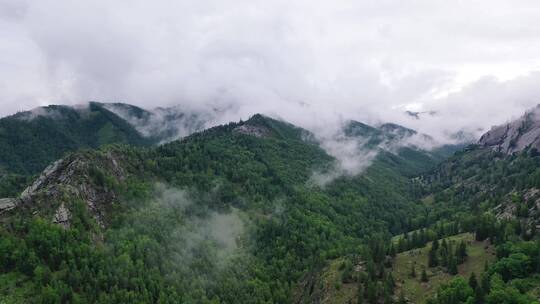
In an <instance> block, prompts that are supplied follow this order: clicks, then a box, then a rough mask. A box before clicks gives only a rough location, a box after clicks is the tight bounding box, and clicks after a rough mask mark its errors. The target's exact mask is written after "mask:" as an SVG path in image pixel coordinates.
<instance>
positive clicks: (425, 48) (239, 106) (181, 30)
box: [0, 0, 540, 142]
mask: <svg viewBox="0 0 540 304" xmlns="http://www.w3.org/2000/svg"><path fill="white" fill-rule="evenodd" d="M539 14H540V4H539V3H538V2H537V1H533V0H530V1H523V2H520V3H519V4H516V3H514V2H510V1H501V0H497V1H489V2H485V1H467V2H445V1H444V2H442V1H429V0H423V1H415V2H414V3H403V2H401V1H378V2H371V1H352V0H340V1H334V2H332V3H330V2H328V3H325V2H317V1H316V2H313V1H304V0H301V1H294V2H290V1H281V0H279V1H271V2H268V1H244V0H233V1H225V2H223V1H168V0H162V1H155V2H152V4H151V5H149V4H148V2H145V1H129V2H126V1H115V2H111V1H101V0H98V1H92V2H88V3H74V2H70V1H49V0H44V1H25V0H22V1H21V0H0V37H1V38H2V39H1V41H2V42H0V58H2V59H1V61H0V66H1V69H0V88H1V90H0V105H1V107H0V115H9V114H12V113H15V112H17V111H22V110H28V109H31V108H34V107H36V106H41V105H47V104H81V103H85V102H87V101H89V100H96V101H101V102H125V103H130V104H134V105H138V106H141V107H143V108H146V109H155V108H157V107H168V106H175V107H178V108H179V109H188V111H189V112H190V113H191V112H199V113H219V115H216V116H215V117H213V120H212V121H211V123H210V124H211V125H213V124H218V123H224V122H228V121H237V120H239V119H246V118H248V117H249V116H250V115H253V114H255V113H263V114H267V115H270V116H273V117H281V118H283V119H284V120H287V121H290V122H292V123H294V124H297V125H299V126H302V127H304V128H307V129H310V130H315V129H321V128H329V129H333V130H334V131H335V130H337V128H338V126H339V124H340V122H341V121H343V120H346V119H355V120H358V121H363V122H366V123H368V124H372V125H376V124H379V123H382V122H396V123H400V124H403V125H405V126H407V127H411V128H413V129H415V130H417V131H419V132H421V133H425V134H429V135H431V136H432V137H434V138H435V139H436V140H438V141H440V142H448V141H451V140H452V136H453V135H454V134H455V133H456V132H458V131H464V132H467V133H470V134H472V136H475V137H478V136H479V135H480V134H481V133H482V132H484V131H485V130H487V129H489V128H490V127H491V126H492V125H496V124H501V123H504V122H505V121H507V120H509V119H511V118H513V117H517V116H519V115H520V114H522V113H523V112H524V111H525V110H527V109H529V108H531V107H533V106H534V105H536V104H537V103H539V99H538V96H540V87H539V86H538V85H537V83H539V81H540V73H539V72H537V71H539V70H540V59H538V53H539V51H540V35H538V34H539V33H538V29H539V28H540V21H539V19H538V15H539ZM407 110H411V111H435V112H436V115H433V116H429V115H423V116H422V117H421V119H414V118H411V117H410V116H408V115H405V114H404V112H405V111H407ZM144 131H148V132H150V131H151V130H144ZM182 132H183V131H182V130H180V131H179V133H178V137H181V136H182V135H183V134H184V133H182Z"/></svg>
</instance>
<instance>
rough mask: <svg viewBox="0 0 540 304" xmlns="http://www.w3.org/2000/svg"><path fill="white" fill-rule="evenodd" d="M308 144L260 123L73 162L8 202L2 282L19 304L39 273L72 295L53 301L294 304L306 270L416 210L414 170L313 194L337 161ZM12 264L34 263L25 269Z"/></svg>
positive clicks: (292, 131)
mask: <svg viewBox="0 0 540 304" xmlns="http://www.w3.org/2000/svg"><path fill="white" fill-rule="evenodd" d="M306 138H313V136H310V134H309V132H308V131H306V130H303V129H301V128H298V127H295V126H293V125H290V124H288V123H285V122H282V121H278V120H274V119H271V118H268V117H266V116H263V115H254V116H253V117H252V118H250V119H249V120H247V121H245V122H240V123H230V124H228V125H223V126H218V127H214V128H210V129H207V130H205V131H203V132H200V133H195V134H192V135H190V136H187V137H185V138H184V139H182V140H180V141H174V142H171V143H168V144H164V145H161V146H157V147H155V148H151V149H140V148H136V147H128V146H109V147H106V148H103V149H100V150H96V151H91V150H87V151H81V152H76V153H72V154H69V155H68V156H66V157H64V158H63V159H61V160H59V161H57V162H55V163H54V164H53V165H51V166H50V167H49V168H47V169H46V170H45V171H44V172H43V173H42V175H41V176H40V177H39V178H38V179H37V180H35V181H34V183H33V184H32V185H31V186H30V187H29V188H27V189H26V190H25V191H24V192H23V193H22V194H21V195H20V196H19V197H17V198H12V199H9V200H4V203H5V204H4V206H9V208H7V207H6V208H4V210H3V211H2V222H4V223H5V225H4V227H6V228H3V229H5V230H2V233H3V235H5V236H6V237H5V238H3V241H2V243H1V245H0V248H2V250H0V252H3V254H4V255H3V256H2V257H1V258H2V259H1V260H3V261H6V262H5V264H4V268H3V272H7V273H9V274H10V275H11V276H14V277H15V278H16V280H17V281H20V282H21V283H19V284H22V285H20V286H23V287H21V288H16V287H12V288H15V291H16V292H15V293H14V294H15V296H14V297H13V299H20V298H28V297H37V298H39V297H44V296H45V295H44V292H48V291H49V289H47V288H46V286H47V285H41V284H42V283H40V282H42V281H39V280H41V279H37V277H36V276H35V273H37V272H36V271H37V270H36V269H39V271H41V270H44V271H45V272H46V273H49V274H47V276H48V277H47V279H45V281H43V282H47V283H43V284H49V286H66V285H65V284H68V285H67V287H66V288H64V289H58V288H56V287H54V288H53V289H54V291H55V292H56V294H57V296H58V297H60V298H62V297H68V298H78V299H80V300H81V301H83V302H84V301H86V302H96V301H102V300H103V299H104V297H107V298H112V299H117V301H120V299H123V300H122V301H126V299H128V298H126V297H132V298H133V299H141V300H142V301H143V302H156V301H158V300H159V301H165V302H167V301H172V302H175V301H180V302H191V301H197V302H199V301H202V302H205V301H204V300H203V299H219V301H223V302H227V303H233V302H234V303H237V302H241V303H244V302H249V301H254V302H262V301H270V302H288V299H289V293H290V292H291V284H293V283H295V282H297V281H298V280H299V278H300V276H301V275H302V274H303V273H305V272H306V271H307V270H309V269H313V268H316V267H318V265H321V264H322V263H324V261H325V260H326V259H328V258H331V257H334V256H340V255H344V254H347V253H348V252H350V253H352V252H355V251H356V249H357V248H358V246H361V245H362V243H363V242H364V240H365V239H366V238H369V236H370V235H372V234H375V233H382V234H383V235H389V234H390V233H391V234H395V233H399V232H403V231H407V230H409V229H414V228H415V226H410V225H411V223H408V222H407V221H404V219H405V218H406V215H407V214H410V213H417V212H418V208H420V205H419V204H417V203H415V202H414V200H413V194H412V192H411V191H410V190H411V189H410V181H409V178H408V177H407V176H405V175H404V174H403V173H401V171H404V172H408V173H410V170H411V167H410V166H411V164H414V162H413V163H407V159H406V157H403V156H397V155H394V154H392V153H390V152H385V153H382V154H380V156H379V157H377V158H376V159H375V160H374V162H373V164H372V165H371V166H370V167H369V168H368V169H367V170H366V172H365V174H362V175H359V176H354V177H340V178H337V179H336V180H335V181H334V182H332V183H331V184H329V185H327V186H326V187H324V188H321V187H318V186H316V185H313V184H311V183H310V182H309V181H310V179H311V177H312V175H313V173H314V172H315V171H320V170H324V168H328V167H329V166H330V165H331V164H332V163H333V162H334V161H335V160H334V159H333V158H332V157H331V156H330V155H328V154H327V153H326V152H325V151H324V150H323V149H321V148H320V146H319V144H318V143H317V142H315V141H312V140H308V141H306ZM415 170H418V171H422V169H421V168H415ZM19 221H22V222H21V225H22V226H16V227H15V226H12V224H13V223H15V222H19ZM9 227H12V228H9ZM19 227H20V229H22V230H19ZM58 227H60V228H58ZM197 227H201V228H197ZM25 231H26V232H25ZM34 231H35V232H36V233H38V231H39V235H35V234H34ZM66 233H67V234H70V233H75V234H74V235H73V237H68V235H67V234H66ZM47 239H50V240H54V242H52V243H51V242H49V241H46V240H47ZM36 242H37V243H42V242H46V243H47V244H48V245H46V246H45V245H44V246H45V247H41V249H38V247H35V244H37V243H36ZM43 244H44V243H43ZM126 244H129V245H128V246H127V247H126ZM20 246H24V248H27V249H23V247H20ZM81 248H85V249H84V250H83V251H81ZM142 248H147V249H144V250H146V251H140V250H143V249H142ZM14 252H25V254H28V255H30V256H32V257H35V258H32V259H30V261H32V264H30V265H29V264H28V262H27V259H24V260H18V258H17V256H14V255H13V253H14ZM70 252H71V253H70ZM144 252H146V253H144ZM141 254H142V255H141ZM148 254H150V256H149V255H148ZM67 256H70V258H67ZM65 259H68V260H69V265H70V266H69V268H70V272H63V271H64V270H62V269H64V268H63V267H65V266H62V263H61V261H62V260H65ZM88 259H91V260H93V262H92V263H91V264H88V262H87V261H88ZM51 261H57V262H51ZM179 261H182V262H180V263H179ZM105 265H114V266H110V267H106V266H105ZM122 265H123V266H122ZM119 267H121V268H122V270H120V268H119ZM143 269H145V270H147V271H141V270H143ZM99 273H101V275H98V274H99ZM71 276H76V277H77V278H78V279H76V278H74V280H75V281H71V279H69V277H71ZM126 277H131V278H132V279H131V281H125V278H126ZM186 278H190V279H189V280H186ZM1 280H2V277H0V281H1ZM5 280H6V277H4V281H5ZM36 280H38V281H36ZM250 282H257V283H256V284H252V283H250ZM32 284H38V285H39V286H43V287H40V288H37V289H31V288H30V286H32ZM50 284H52V285H50ZM62 284H63V285H62ZM92 284H97V285H96V286H102V287H100V288H99V290H96V289H95V288H94V287H91V286H93V285H92ZM7 286H12V285H9V284H8V285H7ZM6 288H11V287H6ZM51 288H52V287H51ZM141 290H143V291H144V292H140V291H141ZM5 291H6V289H0V292H5ZM136 291H137V292H136ZM17 297H19V298H17ZM173 299H175V300H173Z"/></svg>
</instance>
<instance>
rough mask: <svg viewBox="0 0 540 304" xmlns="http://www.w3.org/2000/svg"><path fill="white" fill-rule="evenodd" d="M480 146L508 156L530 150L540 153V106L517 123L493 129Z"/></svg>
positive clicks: (481, 141)
mask: <svg viewBox="0 0 540 304" xmlns="http://www.w3.org/2000/svg"><path fill="white" fill-rule="evenodd" d="M479 144H480V145H481V146H483V147H489V148H491V149H493V150H494V151H497V152H502V153H506V154H513V153H517V152H521V151H523V150H526V149H529V148H531V149H536V150H537V151H540V105H539V106H536V108H534V109H532V110H531V111H529V112H527V113H525V115H523V116H522V117H520V118H519V119H517V120H515V121H512V122H510V123H507V124H504V125H501V126H496V127H493V128H492V129H491V130H490V131H489V132H487V133H486V134H484V135H483V136H482V137H481V138H480V141H479Z"/></svg>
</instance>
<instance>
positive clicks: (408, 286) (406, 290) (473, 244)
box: [392, 233, 495, 303]
mask: <svg viewBox="0 0 540 304" xmlns="http://www.w3.org/2000/svg"><path fill="white" fill-rule="evenodd" d="M461 240H463V241H465V242H466V244H467V254H468V257H467V260H466V261H465V262H464V263H463V264H461V265H459V266H458V271H459V273H458V275H460V276H463V277H465V278H468V276H469V275H470V274H471V273H472V272H475V273H476V274H477V275H480V274H481V273H482V272H483V270H484V264H485V262H486V261H487V262H489V263H491V262H492V261H494V260H495V252H494V248H493V246H491V245H489V243H488V242H477V241H475V240H474V235H473V234H471V233H463V234H458V235H455V236H452V237H448V238H446V241H447V242H453V243H454V245H456V244H458V243H459V242H460V241H461ZM454 247H455V246H454ZM430 249H431V243H430V244H429V245H427V246H426V247H424V248H420V249H413V250H409V251H406V252H403V253H400V254H398V255H397V256H396V258H395V260H394V265H393V272H392V275H393V276H394V279H395V280H396V283H397V285H398V288H397V291H396V294H398V295H399V294H400V293H401V292H403V294H404V295H405V297H406V298H408V299H409V300H410V301H411V302H412V303H423V302H424V301H425V299H426V298H428V297H429V296H430V295H432V294H433V293H434V292H435V291H436V290H437V288H438V287H439V286H440V285H441V284H442V283H445V282H447V281H449V280H450V279H451V278H453V276H452V275H450V274H448V273H447V272H446V270H445V269H444V268H443V267H434V268H428V267H427V264H428V252H429V250H430ZM413 264H414V265H416V266H415V269H416V278H412V277H411V275H410V273H411V268H412V265H413ZM423 269H425V270H426V273H427V275H428V278H429V281H428V282H427V283H422V282H420V275H421V273H422V270H423Z"/></svg>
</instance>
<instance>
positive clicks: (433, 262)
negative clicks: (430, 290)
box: [428, 246, 439, 267]
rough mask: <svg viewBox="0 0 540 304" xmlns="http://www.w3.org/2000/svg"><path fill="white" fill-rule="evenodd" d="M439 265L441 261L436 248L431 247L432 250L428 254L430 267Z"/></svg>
mask: <svg viewBox="0 0 540 304" xmlns="http://www.w3.org/2000/svg"><path fill="white" fill-rule="evenodd" d="M438 265H439V259H438V258H437V250H436V249H435V246H433V247H431V250H430V251H429V254H428V266H429V267H437V266H438Z"/></svg>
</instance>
